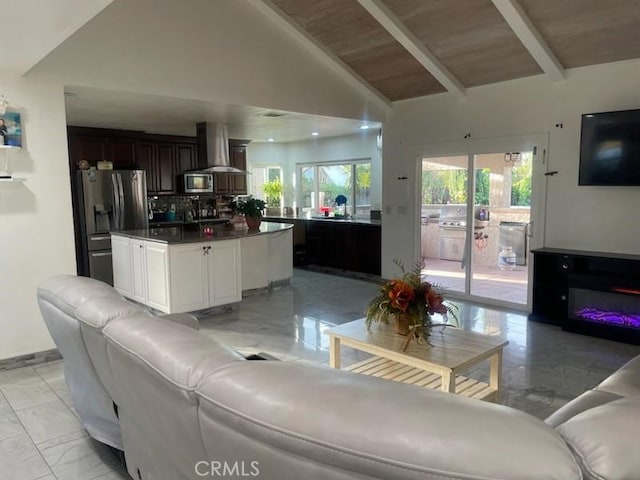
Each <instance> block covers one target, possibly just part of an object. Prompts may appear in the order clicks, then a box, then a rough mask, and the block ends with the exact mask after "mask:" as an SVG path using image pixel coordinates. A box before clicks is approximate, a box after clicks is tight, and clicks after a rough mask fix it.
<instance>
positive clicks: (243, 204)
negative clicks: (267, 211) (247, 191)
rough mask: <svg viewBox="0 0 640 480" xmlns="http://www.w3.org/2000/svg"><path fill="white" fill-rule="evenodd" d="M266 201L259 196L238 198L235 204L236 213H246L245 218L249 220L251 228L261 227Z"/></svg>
mask: <svg viewBox="0 0 640 480" xmlns="http://www.w3.org/2000/svg"><path fill="white" fill-rule="evenodd" d="M265 206H266V203H265V202H264V200H260V199H259V198H249V199H247V200H238V201H237V202H235V203H234V205H233V210H234V212H236V213H239V214H241V215H244V219H245V221H246V222H247V226H248V227H249V230H257V229H258V228H260V222H261V221H262V212H263V211H264V207H265Z"/></svg>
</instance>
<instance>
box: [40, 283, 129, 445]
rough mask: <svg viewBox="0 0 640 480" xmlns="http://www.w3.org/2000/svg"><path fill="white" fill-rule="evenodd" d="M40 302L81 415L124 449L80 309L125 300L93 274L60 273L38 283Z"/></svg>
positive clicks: (94, 432)
mask: <svg viewBox="0 0 640 480" xmlns="http://www.w3.org/2000/svg"><path fill="white" fill-rule="evenodd" d="M37 296H38V304H39V306H40V311H41V312H42V317H43V319H44V322H45V324H46V325H47V328H48V329H49V333H50V334H51V337H52V338H53V341H54V342H55V344H56V346H57V347H58V350H59V351H60V353H61V355H62V357H63V358H64V370H65V380H66V382H67V385H68V386H69V391H70V393H71V398H72V399H73V403H74V406H75V409H76V411H77V412H78V416H79V417H80V419H81V421H82V423H83V424H84V426H85V428H86V430H87V432H88V433H89V434H90V435H91V436H92V437H93V438H95V439H96V440H98V441H100V442H103V443H106V444H107V445H111V446H112V447H115V448H118V449H122V438H121V435H120V427H119V425H118V419H117V418H116V415H115V413H114V410H113V402H112V399H111V395H110V394H109V393H108V392H107V390H106V389H105V386H104V384H103V383H102V381H101V380H100V378H99V376H98V373H97V371H96V368H95V365H94V363H93V361H92V359H91V355H90V354H89V351H88V350H87V347H86V345H85V342H84V338H83V336H82V332H81V329H80V325H79V323H78V320H77V316H76V315H77V311H78V309H81V308H82V307H83V306H84V305H91V304H92V303H93V302H96V301H102V300H103V299H104V300H105V301H107V302H124V300H123V299H122V297H121V296H120V295H119V294H118V292H116V291H115V290H114V289H113V288H112V287H110V286H109V285H107V284H105V283H102V282H99V281H97V280H93V279H90V278H84V277H76V276H74V275H58V276H54V277H50V278H47V279H46V280H44V281H43V282H41V284H40V285H39V287H38V293H37Z"/></svg>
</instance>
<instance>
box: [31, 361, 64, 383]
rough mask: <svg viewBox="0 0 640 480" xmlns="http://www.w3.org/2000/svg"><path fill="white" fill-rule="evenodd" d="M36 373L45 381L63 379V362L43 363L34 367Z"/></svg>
mask: <svg viewBox="0 0 640 480" xmlns="http://www.w3.org/2000/svg"><path fill="white" fill-rule="evenodd" d="M34 369H35V371H36V373H37V374H38V375H39V376H40V377H41V378H42V379H43V380H44V381H45V382H50V381H52V380H60V379H64V361H63V360H56V361H55V362H49V363H45V364H43V365H39V366H37V367H34Z"/></svg>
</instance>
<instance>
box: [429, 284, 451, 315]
mask: <svg viewBox="0 0 640 480" xmlns="http://www.w3.org/2000/svg"><path fill="white" fill-rule="evenodd" d="M426 300H427V309H428V311H429V313H442V314H444V313H447V307H445V306H444V305H443V302H444V297H443V296H442V295H440V294H439V293H436V291H435V290H434V289H433V288H428V289H427V295H426Z"/></svg>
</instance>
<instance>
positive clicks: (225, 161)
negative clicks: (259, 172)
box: [196, 122, 248, 175]
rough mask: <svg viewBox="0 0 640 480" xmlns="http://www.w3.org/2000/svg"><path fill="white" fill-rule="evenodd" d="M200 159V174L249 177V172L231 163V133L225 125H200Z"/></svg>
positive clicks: (198, 131)
mask: <svg viewBox="0 0 640 480" xmlns="http://www.w3.org/2000/svg"><path fill="white" fill-rule="evenodd" d="M196 127H197V137H198V157H199V159H200V160H199V161H200V162H201V165H202V164H204V163H205V162H204V161H203V160H202V159H206V165H207V166H206V167H204V166H203V167H202V168H198V169H197V171H199V172H209V173H230V174H232V175H247V173H248V172H246V171H244V170H240V169H238V168H235V167H232V166H231V164H230V162H229V133H228V129H227V126H226V125H225V124H223V123H204V122H203V123H198V124H197V125H196Z"/></svg>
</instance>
